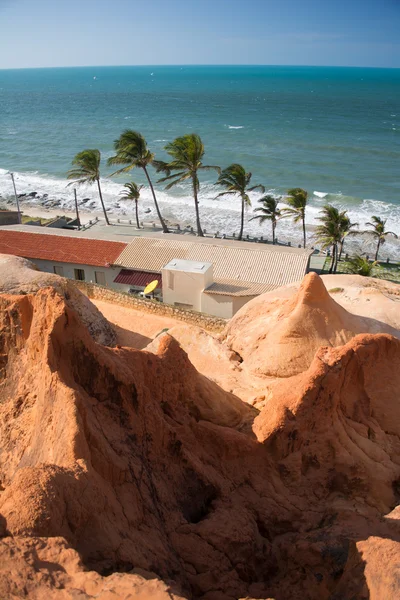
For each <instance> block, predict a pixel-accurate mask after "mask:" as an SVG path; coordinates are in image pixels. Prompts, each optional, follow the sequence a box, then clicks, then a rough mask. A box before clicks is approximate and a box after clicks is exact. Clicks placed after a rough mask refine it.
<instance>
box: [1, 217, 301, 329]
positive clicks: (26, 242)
mask: <svg viewBox="0 0 400 600" xmlns="http://www.w3.org/2000/svg"><path fill="white" fill-rule="evenodd" d="M42 230H43V228H39V227H38V228H34V227H29V226H23V225H19V226H15V225H14V226H8V227H0V253H3V254H14V255H16V256H22V257H23V258H28V259H30V260H31V261H33V262H34V263H35V264H36V265H37V267H38V268H39V269H40V270H41V271H45V272H48V273H56V274H57V275H61V276H63V277H67V278H69V279H74V280H78V281H86V282H88V283H96V284H98V285H101V286H105V287H109V288H112V289H114V290H116V291H123V292H136V293H137V292H143V290H144V289H145V287H146V286H147V284H149V283H151V282H152V281H155V280H157V281H158V284H157V287H156V288H155V290H154V295H155V296H156V297H158V298H159V299H160V300H161V299H162V300H163V301H164V302H166V303H168V304H171V305H172V306H177V307H181V308H187V309H190V310H196V311H199V312H204V313H207V314H210V315H214V316H217V317H223V318H230V317H232V316H233V315H234V314H235V313H236V312H237V311H238V310H239V309H240V308H241V307H242V306H243V305H244V304H246V302H248V301H249V300H251V299H252V298H254V297H255V296H258V295H260V294H263V293H265V292H268V291H271V290H273V289H275V288H278V287H281V286H283V285H287V284H289V283H294V282H296V281H300V280H301V279H302V278H303V277H304V275H305V274H306V273H307V271H308V267H309V260H310V256H311V254H312V251H311V250H307V249H306V250H303V249H302V248H291V247H289V246H278V245H275V246H273V245H272V244H261V243H259V244H255V243H250V242H239V241H235V240H222V239H214V238H198V237H193V236H182V235H176V234H168V236H165V235H162V234H157V233H154V234H149V235H146V236H142V237H139V236H138V237H133V238H132V241H130V242H121V241H117V240H118V236H117V235H113V233H112V232H110V233H107V238H108V239H94V238H89V237H87V238H85V237H83V236H84V232H78V231H66V230H58V233H57V235H54V234H53V233H42V232H41V231H42Z"/></svg>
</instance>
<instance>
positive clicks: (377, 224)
mask: <svg viewBox="0 0 400 600" xmlns="http://www.w3.org/2000/svg"><path fill="white" fill-rule="evenodd" d="M371 220H372V223H367V225H368V226H369V227H372V231H369V230H368V232H367V233H370V234H371V235H373V236H375V238H376V239H377V241H378V245H377V247H376V252H375V261H377V260H378V254H379V248H380V247H381V245H383V244H384V243H385V241H386V236H387V235H393V236H394V237H395V238H397V237H398V236H397V235H396V234H395V233H394V232H393V231H385V226H386V221H387V219H381V218H380V217H376V216H373V217H371Z"/></svg>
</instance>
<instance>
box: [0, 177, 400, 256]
mask: <svg viewBox="0 0 400 600" xmlns="http://www.w3.org/2000/svg"><path fill="white" fill-rule="evenodd" d="M14 175H15V183H16V187H17V193H18V194H30V193H31V192H37V196H36V197H35V198H32V197H28V196H24V197H22V198H21V199H20V200H21V209H22V211H23V212H25V214H29V207H39V206H43V207H44V208H48V209H52V210H57V211H59V214H62V212H63V211H73V210H74V192H73V185H72V186H70V187H67V185H68V183H69V182H68V181H67V180H66V179H61V178H56V177H52V176H44V175H43V174H39V173H38V172H30V173H18V172H16V173H15V174H14ZM101 185H102V191H103V197H104V203H105V205H106V208H107V210H108V211H109V212H110V214H112V215H113V216H114V217H123V216H126V215H129V218H131V217H133V213H134V207H133V204H132V203H131V202H129V201H126V200H123V198H122V197H121V195H120V192H121V191H122V189H123V183H117V182H116V181H113V180H112V179H108V178H104V179H102V180H101ZM76 189H77V192H78V203H79V208H80V210H81V211H82V212H84V213H88V212H89V213H90V212H96V213H97V212H101V203H100V200H99V197H98V194H97V189H96V187H95V186H91V185H83V186H77V188H76ZM0 191H1V192H0V193H1V196H2V197H3V198H6V199H9V200H10V202H11V204H10V205H8V206H10V207H11V206H12V205H13V197H14V196H13V188H12V182H11V177H10V176H9V175H8V171H7V170H6V169H0ZM219 191H220V189H219V188H218V187H216V186H215V183H214V181H208V182H204V183H202V185H201V188H200V195H199V200H200V214H201V220H202V224H203V227H204V228H205V229H206V230H207V231H208V232H212V233H215V232H217V231H218V232H219V233H220V234H223V233H225V234H227V235H230V234H232V233H238V231H239V225H240V212H241V203H240V199H239V198H238V197H235V196H224V197H222V198H219V199H216V196H217V194H218V193H219ZM267 193H268V194H271V195H273V196H275V197H282V196H281V194H280V193H279V191H277V190H275V189H270V190H268V191H267ZM156 194H157V200H158V202H159V204H160V208H161V210H162V213H163V215H164V216H165V218H166V219H168V220H169V221H170V222H171V223H180V224H181V225H182V226H185V225H191V226H193V227H194V226H195V211H194V205H193V198H192V195H191V186H190V184H189V183H184V184H182V185H180V186H177V187H176V188H173V189H172V190H170V191H168V192H166V191H165V190H163V189H156ZM318 194H323V195H324V197H323V200H325V201H329V202H330V203H332V204H334V205H335V206H338V208H340V209H341V210H343V209H346V210H347V211H348V215H349V217H350V219H351V221H353V222H356V223H358V224H359V228H360V230H364V229H366V223H367V222H368V221H370V220H371V216H372V215H379V216H381V217H383V218H385V219H387V220H388V228H389V229H390V230H391V231H394V232H395V233H396V234H398V235H400V206H398V205H395V204H390V203H387V202H383V201H380V200H374V199H369V198H367V199H359V198H354V197H352V196H345V195H343V194H341V193H328V192H318ZM249 195H250V199H251V202H252V206H251V207H249V208H248V209H247V211H246V222H245V235H246V234H249V235H251V236H257V237H259V236H261V235H263V236H264V238H269V237H270V236H271V232H270V226H269V224H268V223H265V224H263V225H261V226H260V225H259V223H258V221H250V220H249V219H250V218H251V217H253V216H254V212H253V211H254V209H255V208H256V207H257V200H259V198H260V197H261V194H260V193H258V192H251V193H250V194H249ZM314 195H315V196H316V197H315V198H314V197H311V198H310V201H309V204H308V206H307V211H306V217H307V225H308V228H309V231H310V233H309V235H312V230H313V229H314V228H315V226H316V225H317V224H318V218H319V216H320V211H321V202H320V200H321V199H322V198H321V197H320V196H318V195H316V194H315V192H314ZM283 200H284V198H283ZM280 206H281V207H283V206H284V201H282V203H281V204H280ZM148 209H150V212H145V211H147V210H148ZM140 219H141V220H145V221H152V220H154V221H157V215H156V212H155V209H154V203H153V199H152V195H151V192H150V190H149V189H148V187H144V188H143V190H142V194H141V199H140ZM277 236H278V239H279V238H281V239H282V240H291V241H292V243H293V244H294V245H295V244H299V243H301V239H302V234H301V227H300V226H297V225H295V224H293V221H292V220H291V219H282V220H280V221H279V222H278V227H277ZM348 243H349V244H350V245H352V244H353V241H351V240H349V241H346V244H348ZM373 243H374V241H373V239H372V236H371V239H363V246H362V251H368V252H372V250H373ZM364 246H365V247H364ZM384 249H385V251H386V252H385V253H387V255H388V256H393V253H394V252H395V253H397V256H399V244H398V243H396V241H395V240H393V239H389V238H388V240H387V242H386V244H385V246H384ZM383 256H385V254H384V255H383Z"/></svg>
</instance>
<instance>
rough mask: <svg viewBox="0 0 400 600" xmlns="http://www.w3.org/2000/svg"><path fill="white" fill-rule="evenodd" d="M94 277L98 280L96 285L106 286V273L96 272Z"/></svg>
mask: <svg viewBox="0 0 400 600" xmlns="http://www.w3.org/2000/svg"><path fill="white" fill-rule="evenodd" d="M94 277H95V279H96V283H98V284H99V285H106V276H105V274H104V271H95V272H94Z"/></svg>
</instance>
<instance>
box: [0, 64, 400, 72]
mask: <svg viewBox="0 0 400 600" xmlns="http://www.w3.org/2000/svg"><path fill="white" fill-rule="evenodd" d="M116 67H120V68H132V67H134V68H160V67H161V68H165V67H181V68H183V67H216V68H218V67H243V68H246V67H260V68H261V67H279V68H282V67H283V68H285V67H286V68H298V69H308V68H319V69H382V70H386V69H390V70H400V66H399V67H382V66H381V67H376V66H375V67H374V66H361V65H315V64H310V65H296V64H268V63H246V64H245V63H220V64H216V63H211V64H210V63H190V64H189V63H187V64H179V63H169V64H150V63H149V64H141V65H138V64H129V65H128V64H122V65H121V64H113V65H61V66H52V67H1V68H0V71H35V70H42V69H114V68H116Z"/></svg>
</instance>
